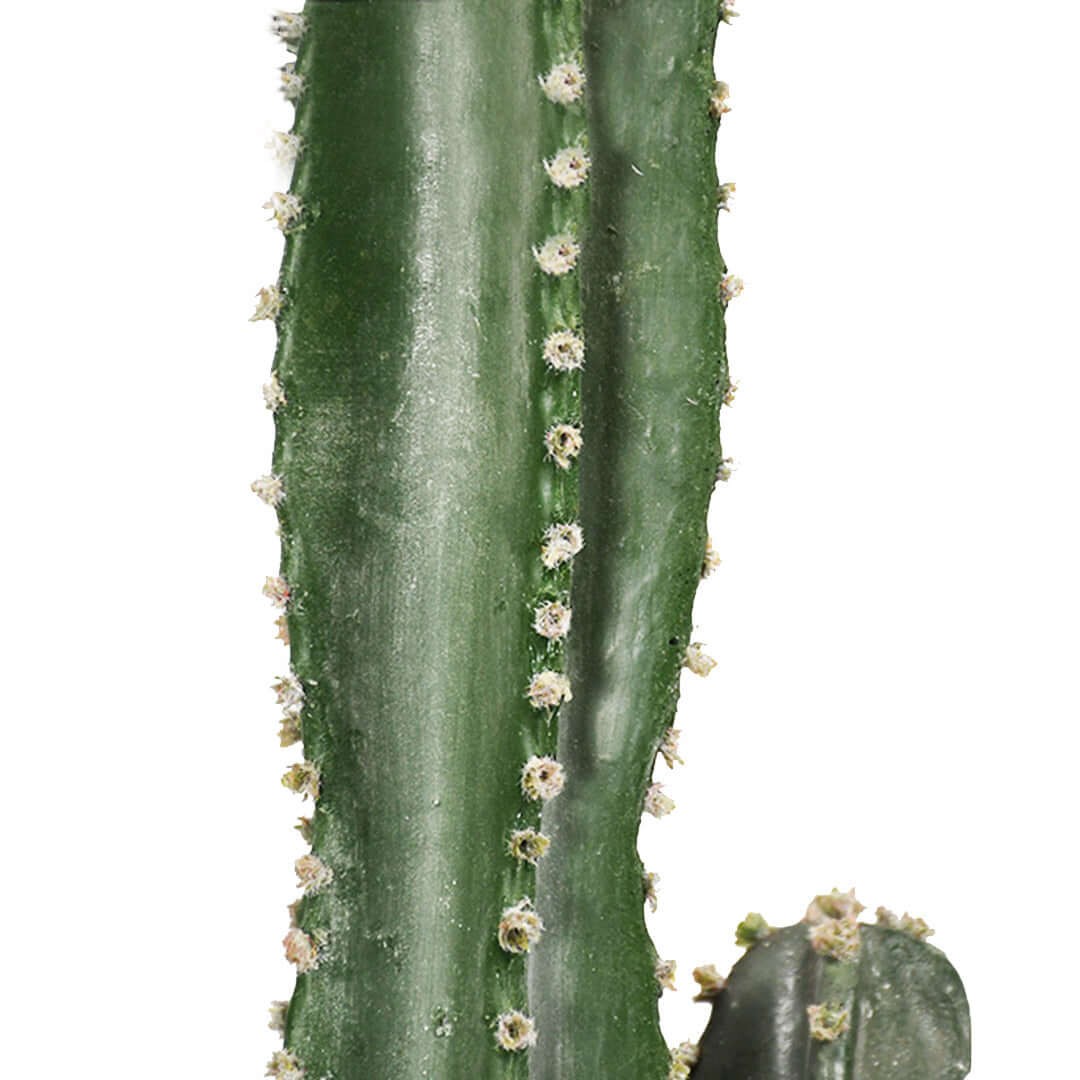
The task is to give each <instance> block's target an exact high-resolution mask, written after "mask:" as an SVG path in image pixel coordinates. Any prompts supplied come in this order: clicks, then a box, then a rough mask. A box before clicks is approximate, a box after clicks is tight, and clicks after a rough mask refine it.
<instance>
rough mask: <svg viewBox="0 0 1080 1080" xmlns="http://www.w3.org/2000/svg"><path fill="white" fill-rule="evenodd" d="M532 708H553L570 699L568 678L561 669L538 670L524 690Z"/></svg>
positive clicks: (571, 698) (571, 697)
mask: <svg viewBox="0 0 1080 1080" xmlns="http://www.w3.org/2000/svg"><path fill="white" fill-rule="evenodd" d="M526 695H527V696H528V698H529V703H530V704H531V705H532V707H533V708H534V709H555V708H557V707H558V706H559V705H561V704H562V703H563V702H564V701H572V700H573V697H574V695H573V694H572V693H571V692H570V680H569V679H568V678H567V677H566V676H565V675H564V674H563V673H562V672H561V671H538V672H537V673H536V674H535V675H534V676H533V677H532V680H531V681H530V683H529V688H528V690H527V691H526Z"/></svg>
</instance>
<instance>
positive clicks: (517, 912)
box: [498, 896, 544, 954]
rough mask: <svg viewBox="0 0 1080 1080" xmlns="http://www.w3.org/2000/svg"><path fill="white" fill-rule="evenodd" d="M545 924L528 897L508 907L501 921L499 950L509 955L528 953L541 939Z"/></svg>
mask: <svg viewBox="0 0 1080 1080" xmlns="http://www.w3.org/2000/svg"><path fill="white" fill-rule="evenodd" d="M543 932H544V924H543V922H542V921H541V919H540V916H539V915H537V914H536V912H535V910H533V905H532V900H530V899H529V898H528V897H527V896H525V897H523V898H522V899H521V900H519V901H518V902H517V903H516V904H515V905H514V906H513V907H508V908H507V909H506V910H505V911H504V912H503V913H502V918H501V919H500V920H499V930H498V939H499V948H500V949H502V950H503V951H504V952H508V953H519V954H520V953H527V952H528V951H529V950H530V949H531V948H532V947H533V946H534V945H535V944H536V943H537V942H538V941H539V940H540V938H541V936H542V935H543Z"/></svg>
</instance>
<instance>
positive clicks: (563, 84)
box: [537, 57, 585, 105]
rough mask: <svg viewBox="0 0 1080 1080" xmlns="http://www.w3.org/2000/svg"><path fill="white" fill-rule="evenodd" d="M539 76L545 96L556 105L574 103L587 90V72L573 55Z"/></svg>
mask: <svg viewBox="0 0 1080 1080" xmlns="http://www.w3.org/2000/svg"><path fill="white" fill-rule="evenodd" d="M537 78H538V79H539V80H540V86H541V87H542V88H543V91H544V96H545V97H546V98H547V99H548V101H553V102H555V104H556V105H573V103H574V102H575V101H578V100H579V99H580V98H581V95H582V93H583V92H584V90H585V72H584V70H583V69H582V67H581V64H579V63H578V61H577V60H576V59H575V58H573V57H568V58H566V59H564V60H562V61H560V62H559V63H558V64H556V65H555V66H554V67H553V68H552V69H551V70H550V71H549V72H548V73H547V74H546V75H539V76H537Z"/></svg>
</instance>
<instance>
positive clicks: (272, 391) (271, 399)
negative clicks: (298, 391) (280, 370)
mask: <svg viewBox="0 0 1080 1080" xmlns="http://www.w3.org/2000/svg"><path fill="white" fill-rule="evenodd" d="M262 395H263V402H264V403H265V404H266V407H267V408H268V409H269V410H270V411H271V412H277V411H278V409H280V408H281V406H282V405H287V404H288V402H287V401H286V400H285V390H284V388H283V387H282V385H281V383H279V382H278V377H277V372H276V371H275V372H274V373H273V374H272V375H271V376H270V381H269V382H265V383H263V388H262Z"/></svg>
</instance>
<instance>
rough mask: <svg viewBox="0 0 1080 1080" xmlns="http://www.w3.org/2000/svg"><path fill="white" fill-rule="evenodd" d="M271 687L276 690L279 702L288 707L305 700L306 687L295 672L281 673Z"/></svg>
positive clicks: (275, 693)
mask: <svg viewBox="0 0 1080 1080" xmlns="http://www.w3.org/2000/svg"><path fill="white" fill-rule="evenodd" d="M270 689H271V690H273V691H274V695H275V697H276V698H277V703H278V704H279V705H284V706H285V708H287V709H291V708H292V707H293V706H294V705H300V704H302V703H303V701H304V687H303V685H302V684H301V682H300V680H299V679H298V678H297V677H296V676H295V675H293V674H289V675H279V676H278V677H277V679H276V680H275V681H274V682H273V684H272V685H271V687H270Z"/></svg>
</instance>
